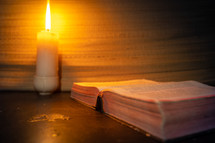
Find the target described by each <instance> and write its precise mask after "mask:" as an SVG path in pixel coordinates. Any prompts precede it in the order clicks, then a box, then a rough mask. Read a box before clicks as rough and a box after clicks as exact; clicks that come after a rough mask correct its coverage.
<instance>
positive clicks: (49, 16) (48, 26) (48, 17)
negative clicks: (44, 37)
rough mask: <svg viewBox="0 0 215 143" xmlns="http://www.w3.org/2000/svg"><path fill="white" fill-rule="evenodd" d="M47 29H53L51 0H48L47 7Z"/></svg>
mask: <svg viewBox="0 0 215 143" xmlns="http://www.w3.org/2000/svg"><path fill="white" fill-rule="evenodd" d="M46 30H51V12H50V2H49V0H47V8H46Z"/></svg>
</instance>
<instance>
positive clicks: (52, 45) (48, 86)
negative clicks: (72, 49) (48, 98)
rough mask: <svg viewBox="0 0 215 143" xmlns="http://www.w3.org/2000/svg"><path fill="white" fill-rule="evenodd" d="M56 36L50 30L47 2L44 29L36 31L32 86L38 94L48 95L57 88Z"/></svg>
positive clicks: (48, 5)
mask: <svg viewBox="0 0 215 143" xmlns="http://www.w3.org/2000/svg"><path fill="white" fill-rule="evenodd" d="M58 83H59V77H58V36H57V34H56V33H53V32H51V13H50V3H49V0H48V2H47V9H46V30H45V31H41V32H39V33H37V62H36V75H35V77H34V87H35V89H36V90H37V91H38V92H39V94H40V95H49V94H51V93H53V92H54V91H55V90H56V89H57V88H58Z"/></svg>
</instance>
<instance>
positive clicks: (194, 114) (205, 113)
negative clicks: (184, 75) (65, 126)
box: [71, 79, 215, 140]
mask: <svg viewBox="0 0 215 143" xmlns="http://www.w3.org/2000/svg"><path fill="white" fill-rule="evenodd" d="M98 96H99V97H100V98H101V99H102V105H103V111H104V112H105V113H107V114H109V115H111V116H113V117H116V118H118V119H120V120H122V121H125V122H127V123H129V124H131V125H134V126H136V127H138V128H140V129H142V130H144V131H146V132H148V133H150V134H151V135H153V136H155V137H158V138H160V139H162V140H170V139H175V138H178V137H183V136H186V135H190V134H194V133H199V132H202V131H206V130H209V129H213V128H215V122H214V121H215V106H214V105H215V87H211V86H208V85H205V84H202V83H199V82H196V81H183V82H154V81H150V80H144V79H142V80H131V81H121V82H100V83H97V82H91V83H89V82H88V83H87V82H86V83H74V84H73V87H72V94H71V97H72V98H75V99H77V100H79V101H81V102H84V103H86V104H88V105H90V106H93V107H95V106H96V102H97V97H98Z"/></svg>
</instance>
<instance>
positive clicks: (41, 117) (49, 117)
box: [29, 114, 70, 122]
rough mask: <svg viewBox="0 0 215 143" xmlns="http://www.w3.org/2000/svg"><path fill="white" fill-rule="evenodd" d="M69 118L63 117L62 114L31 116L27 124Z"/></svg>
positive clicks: (67, 118)
mask: <svg viewBox="0 0 215 143" xmlns="http://www.w3.org/2000/svg"><path fill="white" fill-rule="evenodd" d="M69 119H70V117H69V116H65V115H62V114H39V115H35V116H33V117H32V118H31V119H30V120H29V122H40V121H50V122H53V121H55V120H69Z"/></svg>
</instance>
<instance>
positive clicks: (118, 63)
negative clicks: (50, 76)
mask: <svg viewBox="0 0 215 143" xmlns="http://www.w3.org/2000/svg"><path fill="white" fill-rule="evenodd" d="M45 10H46V0H30V1H29V0H7V1H6V0H1V1H0V90H33V82H32V81H33V75H34V73H35V61H36V34H37V32H40V31H42V30H44V27H45ZM51 13H52V30H53V31H55V32H58V33H59V36H60V43H59V55H60V56H59V57H60V70H61V77H62V79H61V83H62V86H61V89H62V90H63V91H65V90H66V91H69V90H70V88H71V86H72V83H73V82H74V81H117V80H127V79H138V78H145V79H151V80H156V81H182V80H197V81H200V82H203V83H207V84H210V85H215V74H214V73H215V64H214V61H215V48H214V46H215V41H214V33H215V27H214V25H215V23H214V22H213V20H214V17H215V9H214V2H213V1H212V0H211V1H210V0H195V1H187V0H180V1H179V0H178V1H171V0H163V1H155V0H150V1H149V0H51Z"/></svg>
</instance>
